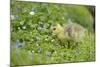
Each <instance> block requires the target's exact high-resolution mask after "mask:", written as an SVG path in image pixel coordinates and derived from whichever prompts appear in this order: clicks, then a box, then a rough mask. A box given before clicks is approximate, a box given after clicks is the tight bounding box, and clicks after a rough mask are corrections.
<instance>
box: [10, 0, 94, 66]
mask: <svg viewBox="0 0 100 67" xmlns="http://www.w3.org/2000/svg"><path fill="white" fill-rule="evenodd" d="M91 8H92V9H93V8H94V6H84V5H70V4H55V3H40V2H18V1H15V0H11V11H10V12H11V13H10V14H11V15H10V16H11V46H10V48H11V55H10V56H11V58H10V59H11V60H10V61H11V65H32V64H51V63H65V62H82V61H94V60H95V33H94V26H93V24H94V17H95V16H94V14H93V13H92V12H93V10H91ZM69 19H70V20H72V21H73V22H76V23H78V24H80V25H82V26H83V27H85V28H86V29H87V30H88V35H87V36H85V39H84V41H83V42H82V43H80V45H79V46H78V47H76V48H75V49H67V48H66V47H64V46H62V45H61V44H60V43H59V40H58V38H56V37H55V36H54V35H52V33H51V31H50V27H51V25H52V24H55V23H59V24H64V23H67V22H68V20H69Z"/></svg>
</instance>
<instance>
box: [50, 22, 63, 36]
mask: <svg viewBox="0 0 100 67" xmlns="http://www.w3.org/2000/svg"><path fill="white" fill-rule="evenodd" d="M51 31H52V32H53V33H54V34H59V33H61V32H63V27H62V26H61V25H60V24H56V25H54V26H52V27H51Z"/></svg>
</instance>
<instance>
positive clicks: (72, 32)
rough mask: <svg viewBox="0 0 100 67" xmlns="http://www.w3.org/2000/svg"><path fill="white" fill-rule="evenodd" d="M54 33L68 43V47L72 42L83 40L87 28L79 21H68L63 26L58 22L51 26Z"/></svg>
mask: <svg viewBox="0 0 100 67" xmlns="http://www.w3.org/2000/svg"><path fill="white" fill-rule="evenodd" d="M51 30H52V32H53V34H56V35H57V37H58V39H59V40H60V41H61V42H62V43H64V44H65V45H66V44H67V43H68V44H67V47H68V48H70V46H71V42H74V43H76V44H78V43H79V42H81V41H82V40H83V38H84V36H85V32H86V29H85V28H84V27H82V26H81V25H79V24H77V23H73V22H71V23H68V24H66V25H63V26H61V25H60V24H56V25H55V26H53V27H51Z"/></svg>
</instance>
